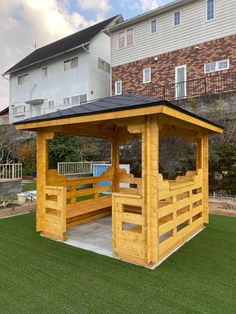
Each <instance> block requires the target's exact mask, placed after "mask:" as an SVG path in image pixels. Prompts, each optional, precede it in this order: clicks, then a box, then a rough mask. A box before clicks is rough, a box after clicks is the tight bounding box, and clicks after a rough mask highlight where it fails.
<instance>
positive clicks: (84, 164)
mask: <svg viewBox="0 0 236 314" xmlns="http://www.w3.org/2000/svg"><path fill="white" fill-rule="evenodd" d="M109 163H110V161H79V162H58V163H57V173H58V175H86V174H91V173H93V165H94V164H109Z"/></svg>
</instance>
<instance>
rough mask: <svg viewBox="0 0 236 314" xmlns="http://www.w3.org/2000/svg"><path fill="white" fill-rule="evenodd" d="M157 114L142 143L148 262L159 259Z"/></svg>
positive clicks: (147, 122) (146, 128)
mask: <svg viewBox="0 0 236 314" xmlns="http://www.w3.org/2000/svg"><path fill="white" fill-rule="evenodd" d="M157 123H158V120H157V116H156V115H152V116H148V117H147V120H146V126H145V130H144V133H143V137H142V140H143V143H142V178H143V191H142V195H143V210H144V217H145V218H146V219H145V220H146V221H145V228H146V250H147V251H146V263H147V264H154V263H156V262H157V261H158V246H157V243H158V229H157V228H158V225H157V201H158V194H157V181H158V155H159V129H158V124H157Z"/></svg>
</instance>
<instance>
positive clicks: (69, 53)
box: [3, 15, 123, 122]
mask: <svg viewBox="0 0 236 314" xmlns="http://www.w3.org/2000/svg"><path fill="white" fill-rule="evenodd" d="M121 21H123V18H122V16H121V15H117V16H115V17H112V18H110V19H108V20H105V21H103V22H100V23H98V24H96V25H93V26H91V27H88V28H86V29H84V30H81V31H79V32H77V33H75V34H72V35H70V36H67V37H65V38H63V39H60V40H58V41H55V42H53V43H51V44H49V45H46V46H44V47H41V48H39V49H37V50H35V51H34V52H32V53H31V54H30V55H28V56H27V57H26V58H24V59H23V60H21V61H20V62H18V63H17V64H16V65H14V66H13V67H12V68H10V69H9V70H8V71H6V72H5V73H4V74H3V75H4V76H5V75H9V82H10V102H9V116H10V122H16V121H19V120H23V119H26V118H29V117H32V116H38V115H41V114H45V113H49V112H53V111H57V110H60V109H65V108H69V107H72V106H75V105H79V104H80V103H83V102H86V101H90V100H94V99H97V98H100V97H104V96H109V95H110V37H109V35H108V34H107V33H106V32H104V30H105V29H106V28H107V27H110V26H112V25H113V24H115V23H119V22H121Z"/></svg>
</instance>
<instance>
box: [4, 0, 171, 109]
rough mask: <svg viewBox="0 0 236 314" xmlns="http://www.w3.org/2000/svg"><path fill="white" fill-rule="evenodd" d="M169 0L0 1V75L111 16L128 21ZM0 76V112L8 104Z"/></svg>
mask: <svg viewBox="0 0 236 314" xmlns="http://www.w3.org/2000/svg"><path fill="white" fill-rule="evenodd" d="M169 2H171V0H135V1H132V0H5V1H3V0H0V30H1V36H0V46H1V58H0V73H1V74H2V73H4V72H5V71H6V70H8V69H9V68H10V67H12V66H13V65H14V64H16V63H17V62H18V61H20V60H21V59H23V58H24V57H26V56H27V55H28V54H30V53H31V52H32V51H34V49H35V44H36V47H37V48H39V47H41V46H43V45H46V44H48V43H50V42H53V41H55V40H57V39H60V38H62V37H65V36H67V35H70V34H72V33H74V32H76V31H79V30H80V29H83V28H85V27H88V26H90V25H92V24H95V23H98V22H100V21H102V20H104V19H107V18H109V17H111V16H114V15H117V14H122V15H123V17H124V19H129V18H131V17H134V16H136V15H138V14H141V13H144V12H146V11H149V10H151V9H155V8H157V7H158V6H161V5H164V4H166V3H169ZM9 103H10V102H9V83H8V81H7V80H6V79H5V78H2V77H1V76H0V110H1V109H2V108H4V107H6V106H8V105H9Z"/></svg>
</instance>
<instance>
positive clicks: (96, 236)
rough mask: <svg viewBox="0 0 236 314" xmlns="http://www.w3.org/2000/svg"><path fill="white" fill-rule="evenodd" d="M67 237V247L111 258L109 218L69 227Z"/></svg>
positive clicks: (110, 226)
mask: <svg viewBox="0 0 236 314" xmlns="http://www.w3.org/2000/svg"><path fill="white" fill-rule="evenodd" d="M67 236H68V240H67V241H65V242H64V243H66V244H68V245H71V246H75V247H78V248H81V249H84V250H88V251H92V252H95V253H98V254H102V255H106V256H110V257H112V223H111V216H108V217H103V218H100V219H96V220H94V221H91V222H89V223H85V224H82V225H78V226H75V227H71V228H69V229H68V231H67Z"/></svg>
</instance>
